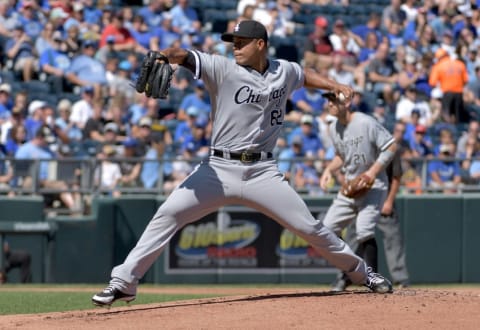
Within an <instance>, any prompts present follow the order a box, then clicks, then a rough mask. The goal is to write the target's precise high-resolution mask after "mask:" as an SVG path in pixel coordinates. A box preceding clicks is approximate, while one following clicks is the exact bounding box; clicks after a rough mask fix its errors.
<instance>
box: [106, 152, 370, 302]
mask: <svg viewBox="0 0 480 330" xmlns="http://www.w3.org/2000/svg"><path fill="white" fill-rule="evenodd" d="M226 204H237V205H238V204H240V205H244V206H247V207H251V208H254V209H256V210H258V211H259V212H262V213H264V214H265V215H267V216H268V217H270V218H271V219H273V220H275V221H276V222H278V223H279V224H280V225H282V226H283V227H285V228H287V229H288V230H290V231H291V232H293V233H295V234H296V235H298V236H299V237H302V238H303V239H305V240H306V241H307V242H309V243H310V244H311V246H312V247H313V248H314V249H315V250H317V251H318V252H319V253H320V255H321V256H322V257H324V258H325V259H326V260H327V261H328V262H329V263H330V264H332V265H334V266H335V267H337V268H339V269H340V270H342V271H344V272H346V273H347V275H348V276H349V277H350V278H351V280H352V282H354V283H358V284H362V283H364V282H365V279H366V268H367V267H366V264H365V262H364V261H363V260H362V259H361V258H360V257H358V256H356V255H355V253H354V252H353V251H352V250H351V249H350V247H349V246H348V245H347V244H345V242H343V241H342V240H341V239H339V238H338V237H337V235H336V234H335V233H334V232H332V231H331V230H329V229H328V228H326V227H325V226H323V224H322V222H321V221H318V220H317V219H315V218H314V217H313V216H312V214H311V213H310V210H309V209H308V207H307V205H306V204H305V202H304V201H303V200H302V199H301V197H300V196H299V195H298V194H297V193H296V192H295V190H294V189H293V188H292V187H291V186H290V185H289V184H288V182H287V181H285V180H284V177H283V175H282V174H281V173H280V172H279V170H278V168H277V164H276V161H274V160H267V161H259V162H255V163H248V164H245V163H241V162H240V161H234V160H227V159H224V158H220V157H215V156H211V157H210V158H209V159H208V160H205V161H203V162H202V163H201V164H200V165H198V166H197V167H196V168H195V170H194V171H193V172H192V173H191V174H190V175H189V176H188V177H187V178H186V179H185V180H184V181H183V183H181V184H180V185H179V186H178V187H177V188H176V189H175V190H174V191H173V192H172V193H171V194H170V196H169V197H168V198H167V200H166V201H165V202H164V203H163V204H162V205H161V206H160V207H159V208H158V210H157V212H156V213H155V215H154V216H153V218H152V220H151V221H150V223H149V224H148V225H147V227H146V228H145V231H144V232H143V234H142V235H141V237H140V239H139V240H138V242H137V244H136V246H135V247H134V248H133V249H132V250H131V251H130V253H129V254H128V256H127V258H126V259H125V261H124V263H123V264H121V265H118V266H116V267H114V268H113V270H112V273H111V277H112V279H111V281H110V283H111V284H112V285H114V286H116V287H117V288H119V289H120V290H121V291H123V292H124V293H128V294H135V293H136V289H137V285H138V281H139V280H140V279H141V278H142V277H143V275H144V274H145V273H146V272H147V270H148V269H149V268H150V267H151V266H152V264H153V263H154V262H155V260H156V259H157V258H158V257H159V256H160V254H161V253H162V251H163V250H164V248H165V246H166V245H167V243H168V242H169V240H170V239H171V238H172V237H173V236H174V235H175V233H176V232H177V231H178V230H179V229H181V228H182V227H184V226H185V225H187V224H189V223H192V222H194V221H196V220H199V219H201V218H202V217H204V216H206V215H208V214H210V213H212V212H214V211H216V210H218V209H219V208H220V207H222V206H224V205H226Z"/></svg>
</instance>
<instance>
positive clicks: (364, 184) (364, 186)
mask: <svg viewBox="0 0 480 330" xmlns="http://www.w3.org/2000/svg"><path fill="white" fill-rule="evenodd" d="M374 182H375V180H374V179H372V178H370V177H369V176H368V175H366V174H365V173H363V174H360V175H359V176H357V177H356V178H354V179H353V180H350V181H346V182H345V183H344V184H343V185H342V188H341V189H340V192H341V193H342V194H343V195H344V196H346V197H349V198H356V197H360V196H362V195H363V194H365V193H366V192H367V191H369V190H370V188H372V186H373V183H374Z"/></svg>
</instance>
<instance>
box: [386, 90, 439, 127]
mask: <svg viewBox="0 0 480 330" xmlns="http://www.w3.org/2000/svg"><path fill="white" fill-rule="evenodd" d="M414 109H415V110H417V111H418V114H419V116H420V118H419V119H418V123H419V124H421V125H424V126H426V127H427V128H428V127H431V126H432V124H433V117H432V111H431V109H430V105H429V103H428V102H427V101H423V100H422V99H419V97H418V89H417V87H416V86H415V85H410V86H408V87H407V88H406V89H405V93H404V95H403V96H402V98H401V99H400V100H399V101H398V103H397V107H396V110H395V119H396V120H400V121H403V122H404V123H410V122H411V120H412V111H413V110H414Z"/></svg>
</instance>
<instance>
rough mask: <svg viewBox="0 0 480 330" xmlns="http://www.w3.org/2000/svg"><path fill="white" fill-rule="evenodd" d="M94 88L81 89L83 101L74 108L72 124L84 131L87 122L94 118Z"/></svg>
mask: <svg viewBox="0 0 480 330" xmlns="http://www.w3.org/2000/svg"><path fill="white" fill-rule="evenodd" d="M93 101H94V88H93V87H92V86H88V85H86V86H84V87H82V89H81V99H80V100H78V101H77V102H75V103H74V104H73V106H72V113H71V115H70V122H71V123H72V125H76V127H78V128H79V129H81V130H83V129H84V128H85V124H86V123H87V120H88V119H89V118H91V117H92V116H93Z"/></svg>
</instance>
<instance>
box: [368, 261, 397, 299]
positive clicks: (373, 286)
mask: <svg viewBox="0 0 480 330" xmlns="http://www.w3.org/2000/svg"><path fill="white" fill-rule="evenodd" d="M364 285H365V286H366V287H367V288H369V289H370V290H372V291H373V292H376V293H391V292H393V287H392V283H390V281H389V280H387V279H386V278H385V277H383V276H382V275H380V274H378V273H374V272H373V270H372V268H371V267H368V268H367V281H366V282H365V284H364Z"/></svg>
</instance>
